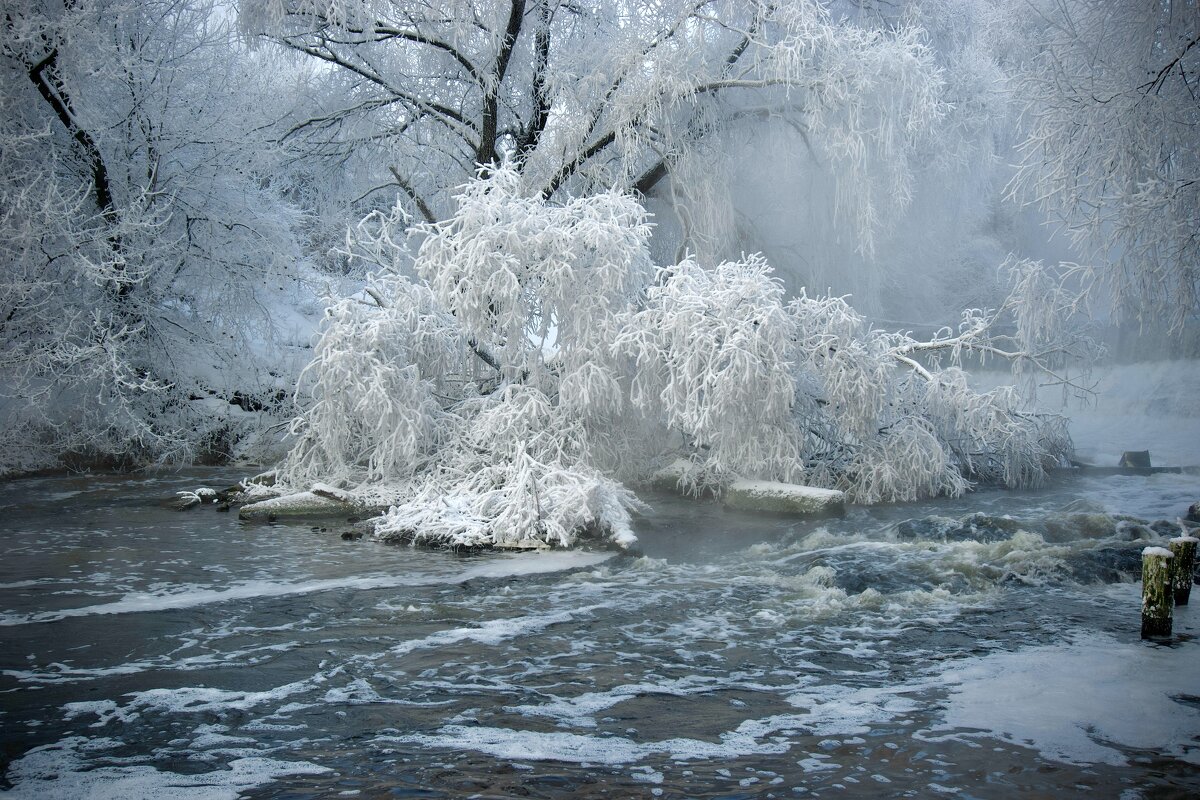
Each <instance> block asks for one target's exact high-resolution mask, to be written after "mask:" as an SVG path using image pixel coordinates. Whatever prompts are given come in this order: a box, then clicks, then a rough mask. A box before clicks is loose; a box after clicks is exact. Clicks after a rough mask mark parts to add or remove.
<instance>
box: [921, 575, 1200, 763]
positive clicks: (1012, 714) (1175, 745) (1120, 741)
mask: <svg viewBox="0 0 1200 800" xmlns="http://www.w3.org/2000/svg"><path fill="white" fill-rule="evenodd" d="M1118 592H1119V593H1121V594H1124V595H1128V596H1127V597H1124V598H1123V600H1124V602H1125V603H1126V604H1127V605H1128V606H1129V607H1130V608H1131V609H1137V608H1138V598H1137V587H1136V586H1123V587H1113V588H1110V589H1109V590H1108V593H1109V594H1115V593H1118ZM1177 611H1178V612H1179V613H1177V614H1176V619H1175V625H1174V628H1175V633H1176V634H1179V633H1185V634H1188V635H1189V636H1192V637H1195V636H1196V635H1197V634H1198V633H1200V613H1197V611H1196V610H1195V609H1194V607H1191V606H1187V607H1182V608H1180V609H1177ZM1133 613H1134V618H1135V620H1136V610H1135V611H1134V612H1133ZM1197 664H1200V644H1198V643H1197V641H1196V639H1195V638H1192V639H1190V640H1186V641H1182V642H1177V643H1176V644H1175V646H1173V647H1162V646H1155V645H1150V644H1146V643H1143V642H1140V641H1118V640H1117V639H1115V638H1114V637H1112V636H1110V635H1108V634H1105V633H1099V632H1080V633H1075V634H1073V635H1071V636H1070V637H1069V640H1068V641H1066V642H1064V643H1063V644H1054V645H1044V646H1039V647H1030V648H1025V649H1023V650H1018V651H1015V652H1007V653H995V654H993V655H989V656H984V657H981V658H976V659H970V660H968V661H966V662H960V664H959V665H958V666H955V667H954V668H952V669H950V670H947V671H946V672H944V673H942V674H941V675H940V676H939V677H938V678H937V679H936V682H937V683H943V684H945V685H947V686H948V687H950V697H949V700H948V702H947V707H946V710H945V713H944V716H943V720H942V724H940V725H938V726H937V727H936V728H934V729H932V730H930V731H927V732H924V733H923V734H922V735H924V736H927V738H931V739H934V740H938V739H939V738H941V737H946V736H950V737H956V738H971V737H974V736H978V735H979V734H963V733H962V732H961V731H958V730H957V729H962V728H967V729H977V730H979V731H984V732H986V734H988V735H992V736H997V737H999V738H1002V739H1005V740H1007V741H1011V742H1015V743H1018V744H1024V745H1027V746H1029V747H1032V748H1034V749H1036V750H1037V751H1038V752H1039V753H1041V755H1042V756H1043V757H1045V758H1047V759H1050V760H1053V761H1061V762H1064V763H1068V764H1093V763H1102V764H1112V765H1115V766H1125V765H1126V764H1127V763H1128V760H1127V758H1126V755H1125V754H1124V753H1122V752H1121V751H1120V750H1119V749H1117V747H1126V748H1137V749H1149V750H1153V751H1155V752H1156V753H1158V754H1159V755H1162V756H1170V757H1174V758H1179V759H1181V760H1183V761H1186V762H1188V763H1191V764H1198V765H1200V746H1198V745H1197V742H1196V741H1195V739H1194V737H1195V736H1196V735H1197V733H1200V709H1197V708H1196V707H1195V705H1194V704H1187V703H1184V702H1180V700H1179V699H1177V698H1180V697H1181V696H1184V695H1189V696H1191V697H1197V696H1200V671H1198V670H1197V669H1196V666H1197Z"/></svg>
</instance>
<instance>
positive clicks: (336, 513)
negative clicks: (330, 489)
mask: <svg viewBox="0 0 1200 800" xmlns="http://www.w3.org/2000/svg"><path fill="white" fill-rule="evenodd" d="M361 511H362V509H360V508H358V507H357V506H355V505H354V504H352V503H348V502H346V501H344V500H335V499H334V498H332V497H327V496H324V495H320V494H316V493H315V492H296V493H295V494H288V495H284V496H282V497H272V498H269V499H267V500H259V501H258V502H255V503H247V504H246V505H244V506H242V507H241V509H239V511H238V519H244V520H266V521H273V520H275V519H279V518H283V517H298V518H308V517H321V518H329V517H337V518H345V517H348V516H351V515H353V514H357V513H361Z"/></svg>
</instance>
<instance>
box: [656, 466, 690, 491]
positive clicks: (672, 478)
mask: <svg viewBox="0 0 1200 800" xmlns="http://www.w3.org/2000/svg"><path fill="white" fill-rule="evenodd" d="M695 469H696V467H695V465H693V464H692V462H691V461H689V460H688V459H686V458H677V459H675V460H674V461H672V462H671V463H670V464H668V465H667V466H665V467H663V468H662V469H660V470H658V471H657V472H655V473H654V474H653V475H651V476H650V485H651V486H652V487H654V488H655V489H659V490H660V491H664V492H677V491H679V489H680V486H681V485H682V484H684V483H685V482H686V480H687V478H688V476H689V474H690V473H693V472H694V471H695Z"/></svg>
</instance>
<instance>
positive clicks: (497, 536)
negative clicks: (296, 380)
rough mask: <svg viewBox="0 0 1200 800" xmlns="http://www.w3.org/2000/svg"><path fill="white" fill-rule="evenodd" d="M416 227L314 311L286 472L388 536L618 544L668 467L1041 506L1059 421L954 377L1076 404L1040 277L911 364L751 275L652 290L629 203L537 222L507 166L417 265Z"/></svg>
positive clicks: (285, 478)
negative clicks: (1045, 390) (363, 510)
mask: <svg viewBox="0 0 1200 800" xmlns="http://www.w3.org/2000/svg"><path fill="white" fill-rule="evenodd" d="M408 224H409V221H408V219H407V218H406V217H405V216H404V214H403V212H402V211H401V210H399V207H397V210H396V211H395V212H393V213H392V214H391V215H380V214H376V215H372V216H371V217H368V218H367V219H366V220H364V221H363V223H362V224H360V225H359V226H358V227H357V228H356V229H355V230H354V231H353V232H352V235H351V237H350V243H351V250H352V252H353V253H354V254H355V255H356V256H357V257H360V258H368V259H370V260H371V261H373V262H374V263H375V264H377V265H378V266H379V267H381V269H380V271H378V272H377V273H375V274H374V276H373V277H372V278H371V280H370V282H369V284H368V286H367V287H366V289H365V291H364V292H363V293H362V294H361V295H357V296H354V297H350V298H345V299H342V300H340V301H338V302H336V303H335V304H333V305H332V306H331V307H330V308H329V309H328V312H327V316H326V319H325V322H324V325H323V328H322V332H321V336H320V340H319V342H318V343H317V345H316V347H315V356H314V359H313V361H312V363H311V364H310V365H309V367H308V368H307V370H306V371H305V374H304V376H303V378H302V382H301V387H300V393H301V396H302V397H303V398H306V400H305V401H304V403H303V404H302V407H303V412H302V413H301V415H300V416H299V417H298V418H297V419H296V420H295V422H294V424H293V426H292V433H293V435H294V436H295V437H296V443H295V446H294V447H293V449H292V451H291V453H290V454H289V455H288V457H287V458H286V460H285V461H284V462H283V463H282V465H281V466H280V468H279V486H280V487H281V488H282V489H284V490H289V489H290V490H293V491H301V490H306V489H308V488H310V487H311V486H312V485H313V484H314V483H315V482H320V483H323V484H326V485H332V486H334V487H337V488H338V489H341V490H344V491H345V492H347V493H348V495H349V496H353V497H355V498H357V499H358V501H360V502H362V503H364V504H369V505H386V506H388V507H389V511H388V512H387V513H386V514H385V515H384V516H383V517H382V518H380V520H379V521H378V523H377V525H376V533H377V535H379V536H380V537H382V538H385V539H401V540H411V541H416V542H423V543H429V544H445V545H451V546H488V545H508V546H512V545H517V544H520V543H522V542H534V543H536V542H542V543H548V544H552V545H561V546H569V545H571V544H572V543H574V542H575V541H576V539H577V537H579V536H580V535H582V534H585V533H590V534H593V535H595V536H597V537H600V538H604V539H608V540H611V541H613V542H615V543H617V544H619V545H628V544H629V543H631V542H632V541H633V539H634V537H633V533H632V531H631V530H630V517H629V513H630V511H631V510H633V509H635V508H636V507H637V506H638V501H637V498H636V497H635V495H634V494H633V492H632V491H631V490H630V489H629V488H627V486H628V485H630V484H636V483H637V482H638V481H640V480H644V479H646V478H647V477H648V476H649V475H650V474H651V473H652V472H653V471H654V470H655V469H657V468H659V467H661V466H662V465H663V464H664V463H666V462H668V461H671V460H673V459H678V458H680V457H682V458H684V459H686V461H687V469H685V470H683V471H682V472H681V477H680V484H681V487H682V488H684V489H686V490H689V491H692V492H696V493H702V492H714V493H718V494H719V493H721V492H722V491H723V490H724V489H725V487H727V486H728V485H729V484H730V483H731V482H733V481H734V480H736V479H740V478H747V479H761V480H769V481H785V482H792V483H804V484H808V485H812V486H817V487H825V488H837V489H841V490H843V491H845V492H847V493H848V495H849V497H850V498H851V499H852V500H853V501H856V502H861V503H875V502H886V501H904V500H914V499H918V498H921V497H928V496H933V495H957V494H961V493H962V492H964V491H966V490H967V489H968V488H970V487H971V486H972V484H974V483H979V482H986V483H999V484H1003V485H1007V486H1014V487H1015V486H1029V485H1036V484H1037V483H1038V482H1040V481H1041V480H1042V479H1043V478H1044V476H1045V474H1046V469H1047V468H1048V467H1051V466H1053V465H1055V464H1056V463H1059V462H1060V461H1062V460H1063V459H1064V458H1066V457H1067V456H1068V455H1069V453H1070V449H1071V445H1070V439H1069V437H1068V435H1067V432H1066V430H1065V427H1064V425H1063V422H1062V420H1061V419H1060V418H1058V417H1055V416H1049V415H1041V414H1036V413H1032V412H1030V411H1028V410H1027V404H1026V401H1025V398H1023V397H1022V396H1021V394H1020V393H1019V392H1018V391H1017V390H1016V389H1014V388H1013V387H1003V388H1000V389H996V390H994V391H990V392H976V391H974V390H972V389H971V387H970V386H969V384H968V381H967V376H966V374H965V372H964V371H963V370H962V369H961V366H962V364H963V360H964V358H965V357H967V356H968V355H972V356H974V357H977V358H981V359H988V358H1002V359H1005V360H1007V361H1010V362H1012V363H1013V364H1014V366H1015V368H1016V369H1017V371H1018V372H1022V373H1024V374H1027V375H1028V374H1032V373H1033V372H1039V373H1041V374H1049V375H1051V376H1054V377H1053V380H1054V381H1057V382H1062V383H1071V380H1070V378H1069V376H1067V375H1066V374H1065V373H1063V372H1062V365H1063V364H1065V363H1066V361H1065V360H1066V359H1067V358H1069V357H1071V356H1074V355H1077V354H1078V352H1079V350H1080V348H1081V347H1082V346H1083V345H1084V344H1085V342H1086V340H1084V339H1083V338H1081V337H1080V336H1079V335H1078V334H1077V333H1076V332H1074V331H1073V330H1072V329H1069V328H1068V327H1067V326H1068V325H1070V324H1071V322H1072V320H1073V316H1072V314H1071V313H1069V312H1070V311H1071V310H1072V305H1071V304H1072V295H1071V294H1070V293H1069V292H1066V291H1065V290H1063V288H1062V287H1061V285H1060V284H1057V283H1055V282H1054V281H1052V280H1051V276H1050V275H1049V274H1048V272H1047V270H1045V269H1044V268H1042V267H1041V265H1039V264H1036V263H1031V262H1024V261H1022V262H1012V263H1010V264H1008V265H1006V268H1007V269H1008V271H1009V272H1010V274H1011V276H1012V277H1013V279H1014V291H1013V294H1012V295H1010V297H1009V298H1008V300H1007V301H1006V302H1005V303H1004V304H1002V305H1001V306H1000V307H999V308H997V309H991V310H980V309H975V310H969V311H966V312H964V313H963V317H962V323H961V325H960V327H959V330H957V331H951V330H944V331H941V332H939V334H938V335H937V336H935V337H934V338H933V339H932V340H929V341H917V340H915V339H913V338H911V337H909V336H907V335H905V334H903V333H888V332H884V331H880V330H875V329H872V328H871V326H870V325H869V324H868V323H867V321H866V320H865V319H864V318H863V317H861V316H860V315H858V314H857V313H856V312H855V311H854V310H853V309H852V308H851V307H850V306H849V305H848V304H847V303H846V302H845V300H844V299H842V298H836V297H817V298H810V297H807V296H804V295H802V296H800V297H798V298H795V299H792V300H788V299H787V298H785V296H784V292H783V289H782V286H781V284H780V282H779V281H778V280H777V279H776V278H775V277H773V275H772V271H771V268H770V267H769V266H768V265H767V264H766V263H765V261H764V260H763V259H761V258H759V257H756V256H751V257H747V258H743V259H741V260H738V261H731V262H726V263H722V264H718V265H716V266H713V267H711V268H706V267H702V266H700V265H699V264H697V263H695V262H693V261H684V262H683V263H680V264H676V265H674V266H669V267H662V268H655V266H654V265H653V264H652V263H651V259H650V256H649V251H648V248H647V243H648V239H649V235H650V225H649V222H648V217H647V214H646V212H645V210H644V209H643V208H642V207H641V206H640V205H639V203H638V202H637V201H636V200H635V199H634V198H633V197H631V196H630V195H627V194H622V193H618V192H610V193H603V194H598V195H595V196H591V197H587V198H578V199H573V200H570V201H569V202H567V203H565V204H563V205H551V204H549V203H547V202H546V201H545V200H544V199H542V198H541V197H533V198H530V197H525V196H522V194H521V188H520V177H519V175H518V174H517V173H516V172H515V171H514V170H512V169H510V168H506V167H500V168H495V169H493V170H492V171H491V172H490V173H489V175H488V177H486V178H483V179H479V180H476V181H474V182H472V183H470V184H468V185H467V186H466V187H465V188H464V190H463V192H462V194H461V196H460V197H459V205H458V210H457V212H456V213H455V214H454V215H453V216H452V217H451V218H449V219H448V220H446V221H444V222H440V223H436V224H426V225H422V226H418V230H419V231H420V233H421V235H423V237H424V239H423V241H422V242H421V245H420V248H419V250H418V253H417V256H416V259H415V262H414V263H412V264H411V267H410V265H409V263H408V255H407V253H408V251H407V250H406V248H405V247H404V245H403V242H402V241H401V240H400V232H401V231H403V230H405V229H407V228H408Z"/></svg>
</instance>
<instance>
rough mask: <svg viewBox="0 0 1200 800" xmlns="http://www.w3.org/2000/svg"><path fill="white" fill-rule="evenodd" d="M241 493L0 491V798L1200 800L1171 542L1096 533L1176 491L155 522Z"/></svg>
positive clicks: (1194, 664)
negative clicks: (428, 545) (833, 504)
mask: <svg viewBox="0 0 1200 800" xmlns="http://www.w3.org/2000/svg"><path fill="white" fill-rule="evenodd" d="M238 477H241V475H239V474H236V473H233V472H230V471H213V470H209V471H190V472H185V473H177V474H171V475H166V476H134V477H128V476H123V477H122V476H83V477H57V478H38V479H26V480H19V481H11V482H7V483H3V484H0V529H3V530H4V531H5V534H4V538H3V547H4V556H3V559H2V560H0V646H2V647H0V730H2V733H3V735H2V737H0V738H2V740H3V751H2V753H0V773H2V774H3V780H2V783H0V788H2V789H5V790H7V793H6V794H5V796H8V797H13V798H87V797H93V798H120V800H133V799H134V798H142V797H154V798H156V799H157V800H163V798H185V800H187V799H191V798H235V797H251V798H285V797H286V798H304V797H355V796H361V797H381V796H382V797H470V796H478V797H513V796H524V797H630V796H634V797H642V796H645V797H713V798H715V797H723V798H743V797H744V798H751V797H753V798H759V797H762V798H766V797H901V796H914V797H928V796H938V795H943V794H944V795H947V796H951V795H953V796H957V797H981V798H982V797H997V798H998V797H1014V796H1023V797H1052V796H1055V797H1060V796H1086V797H1129V798H1133V797H1147V798H1151V797H1196V796H1200V641H1198V640H1197V638H1196V637H1197V635H1198V634H1200V602H1196V601H1194V602H1193V605H1191V606H1188V607H1181V608H1179V609H1177V614H1176V619H1175V632H1176V636H1175V639H1174V641H1173V642H1172V643H1170V644H1149V643H1143V642H1142V641H1141V640H1140V639H1139V613H1140V604H1139V599H1138V598H1139V586H1138V584H1137V583H1136V581H1137V579H1138V577H1139V567H1138V561H1139V553H1140V550H1141V548H1142V547H1143V546H1145V545H1146V544H1149V543H1152V542H1153V543H1158V542H1159V541H1160V540H1161V538H1162V536H1163V534H1168V535H1169V534H1171V533H1172V532H1171V531H1170V530H1168V529H1167V528H1166V527H1164V526H1160V529H1159V530H1157V531H1156V530H1151V529H1145V528H1139V527H1137V526H1134V525H1132V524H1130V523H1128V522H1125V523H1120V522H1119V520H1114V519H1113V518H1112V517H1111V516H1105V515H1103V514H1100V513H1096V512H1109V513H1110V514H1115V513H1123V514H1130V515H1134V516H1137V517H1140V518H1143V519H1146V520H1148V521H1153V520H1157V519H1162V518H1166V519H1169V520H1174V519H1175V518H1177V517H1178V516H1179V515H1181V514H1182V513H1183V511H1184V509H1186V508H1187V506H1188V504H1189V503H1191V502H1193V501H1195V500H1197V499H1200V479H1197V477H1196V476H1194V475H1186V474H1185V475H1155V476H1150V477H1126V476H1120V477H1107V478H1088V479H1082V478H1071V479H1063V480H1062V481H1061V482H1060V483H1058V484H1057V485H1056V486H1053V487H1051V488H1049V489H1047V490H1043V491H1039V492H1020V493H1007V492H981V493H977V494H975V495H972V496H969V497H966V498H962V499H959V500H942V501H937V502H931V503H924V504H911V505H903V506H889V507H883V508H874V509H871V508H854V509H851V511H850V513H849V514H848V515H847V516H846V517H845V518H844V519H839V520H833V521H824V522H796V521H793V520H788V519H781V518H776V517H758V516H754V515H750V514H741V513H733V512H730V511H726V510H723V509H722V508H721V507H720V506H718V505H715V504H711V503H699V502H692V501H686V500H681V499H678V498H668V497H651V498H647V499H649V500H650V501H651V503H652V507H653V509H654V510H653V511H652V512H650V513H648V514H646V515H645V516H643V517H642V518H640V519H639V520H638V521H637V525H636V529H637V531H638V534H639V537H640V541H639V547H640V552H639V553H636V554H617V553H612V552H608V551H601V550H594V551H589V550H579V551H572V552H556V553H543V554H476V555H455V554H452V553H445V552H435V551H423V550H413V549H410V548H406V547H396V546H387V545H382V544H379V543H375V542H373V541H370V540H369V539H363V540H358V541H344V540H342V539H341V538H340V536H339V535H338V534H339V532H340V529H339V528H338V527H337V526H329V525H328V524H327V529H326V530H324V531H323V530H320V529H319V528H318V529H317V530H313V529H312V528H311V526H309V525H255V524H247V523H241V522H239V521H238V520H237V518H236V514H231V513H225V514H222V513H219V512H217V511H216V510H215V508H213V507H211V506H209V507H203V508H199V509H194V510H192V511H188V512H182V513H181V512H174V511H170V510H167V509H165V508H163V507H161V505H160V501H161V500H163V499H166V498H170V497H172V496H173V495H174V493H175V492H176V491H179V490H182V489H194V488H197V487H198V486H201V485H208V486H214V487H222V486H225V485H227V484H229V483H231V482H233V481H234V480H235V479H236V478H238ZM972 515H974V516H972ZM1197 599H1200V598H1197Z"/></svg>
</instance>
